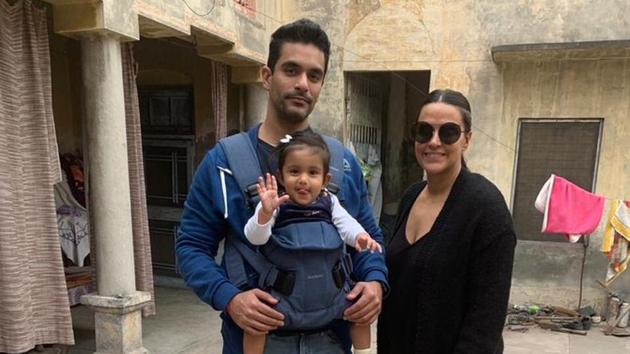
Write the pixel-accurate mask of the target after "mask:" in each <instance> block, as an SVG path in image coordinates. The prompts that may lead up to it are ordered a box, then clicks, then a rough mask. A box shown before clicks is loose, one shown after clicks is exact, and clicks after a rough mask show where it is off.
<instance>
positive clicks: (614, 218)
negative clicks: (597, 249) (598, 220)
mask: <svg viewBox="0 0 630 354" xmlns="http://www.w3.org/2000/svg"><path fill="white" fill-rule="evenodd" d="M629 247H630V208H629V207H628V202H625V203H624V202H622V201H620V200H614V201H613V202H612V206H611V207H610V213H609V215H608V220H607V221H606V229H605V231H604V239H603V242H602V252H604V254H606V256H607V257H608V270H607V272H606V282H605V284H606V286H608V285H610V284H612V282H613V281H615V279H617V277H619V275H621V273H623V272H624V271H625V270H626V269H627V268H628V263H629V262H630V257H629V256H628V253H629V251H630V249H629Z"/></svg>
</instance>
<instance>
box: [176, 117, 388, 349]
mask: <svg viewBox="0 0 630 354" xmlns="http://www.w3.org/2000/svg"><path fill="white" fill-rule="evenodd" d="M259 129H260V125H257V126H256V127H254V128H252V129H250V131H249V132H248V134H249V137H250V138H251V139H252V144H253V146H257V145H258V130H259ZM344 160H345V161H344V173H345V176H344V179H343V186H342V188H341V192H340V193H339V196H340V200H341V202H342V205H343V206H344V207H345V208H346V209H347V211H348V212H349V213H350V215H352V216H353V217H354V218H355V219H357V221H359V223H360V224H361V225H362V226H363V228H365V230H366V231H367V232H368V233H369V234H370V235H371V236H372V237H373V238H374V239H375V240H376V241H378V242H379V243H380V244H381V245H382V244H383V234H382V232H381V230H380V229H379V227H378V226H377V225H376V223H375V220H374V217H373V216H372V208H371V206H370V203H369V199H368V192H367V187H366V184H365V181H364V180H363V175H362V173H361V168H360V166H359V164H358V163H357V161H356V159H355V158H354V156H353V155H352V154H351V153H350V151H348V150H347V149H345V151H344ZM253 212H254V210H253V209H252V208H249V207H248V206H247V203H246V201H245V197H244V194H243V193H242V192H241V191H240V188H239V187H238V184H237V182H236V179H235V178H234V177H233V176H232V175H231V170H230V166H229V164H228V162H227V158H226V155H225V152H224V151H223V149H222V147H221V145H219V144H216V145H215V147H214V148H212V149H211V150H210V151H209V152H208V154H207V155H206V157H205V158H204V160H203V161H202V162H201V164H200V165H199V167H198V169H197V172H196V173H195V177H194V179H193V183H192V186H191V188H190V192H189V193H188V198H187V199H186V203H185V206H184V213H183V216H182V220H181V226H180V229H179V235H178V238H177V244H176V253H177V264H178V266H179V269H180V271H181V273H182V275H183V277H184V280H185V281H186V284H187V285H188V286H189V287H191V288H192V289H193V290H194V291H195V293H196V294H197V295H198V296H199V298H201V299H202V300H203V301H204V302H206V303H208V304H209V305H210V306H212V307H213V308H214V309H215V310H218V311H225V308H226V306H227V304H228V303H229V302H230V300H232V298H233V297H234V296H235V295H236V294H238V293H239V292H241V290H239V289H238V288H236V287H235V286H234V285H233V284H232V283H231V282H230V281H229V280H228V278H227V276H226V272H225V265H224V262H223V261H222V262H221V265H220V266H219V265H218V264H217V263H216V262H215V257H216V255H217V250H218V248H219V243H220V242H221V241H222V240H223V239H224V238H225V236H226V235H227V234H228V233H230V234H232V235H235V237H241V238H242V239H243V240H246V238H245V234H244V233H243V228H244V227H245V224H246V223H247V220H248V219H249V218H250V217H251V216H252V215H253ZM350 252H352V260H353V263H354V273H353V278H355V279H357V280H359V281H379V282H380V283H381V284H383V290H384V291H383V294H386V293H387V291H388V289H389V286H388V285H387V268H386V266H385V260H384V254H378V253H370V252H362V253H357V252H355V251H354V250H350ZM221 317H222V318H223V320H224V321H223V328H222V330H221V332H222V335H223V353H224V354H239V353H241V352H242V333H243V332H242V330H241V329H240V328H239V327H238V326H237V325H236V324H235V323H234V322H233V321H232V320H231V319H230V318H229V316H227V314H226V313H225V312H224V313H222V314H221ZM333 328H334V329H335V331H336V332H337V334H338V335H339V337H340V338H341V340H342V341H343V342H344V344H345V348H344V349H345V350H346V352H348V353H349V352H350V338H349V326H348V324H347V323H346V322H344V321H339V322H338V323H335V324H333Z"/></svg>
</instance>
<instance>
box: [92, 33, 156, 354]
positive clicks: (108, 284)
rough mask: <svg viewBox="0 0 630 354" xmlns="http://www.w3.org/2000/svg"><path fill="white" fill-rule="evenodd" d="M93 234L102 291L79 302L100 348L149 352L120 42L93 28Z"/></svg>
mask: <svg viewBox="0 0 630 354" xmlns="http://www.w3.org/2000/svg"><path fill="white" fill-rule="evenodd" d="M81 62H82V72H83V90H84V99H85V101H84V103H85V115H86V117H85V118H86V128H87V129H86V131H87V143H88V147H87V150H88V165H89V167H88V173H89V197H90V200H89V210H90V214H91V215H90V216H91V222H92V224H91V230H90V231H91V235H92V236H93V237H92V240H94V241H95V243H96V247H95V249H96V276H97V289H98V295H87V296H84V297H82V298H81V302H82V303H83V304H85V305H87V306H89V307H90V308H92V309H93V310H94V311H95V312H96V314H95V328H96V353H97V354H123V353H125V354H126V353H133V354H140V353H147V350H146V349H145V348H143V346H142V318H141V313H140V309H141V308H142V306H143V305H144V304H146V303H147V302H148V301H149V299H150V295H149V294H148V293H143V292H136V279H135V270H134V257H133V238H132V237H133V232H132V227H131V203H130V193H129V169H128V164H127V137H126V132H125V104H124V91H123V81H122V63H121V53H120V42H119V40H118V39H117V38H115V37H113V36H107V35H101V34H91V35H89V36H86V37H84V38H83V39H82V40H81Z"/></svg>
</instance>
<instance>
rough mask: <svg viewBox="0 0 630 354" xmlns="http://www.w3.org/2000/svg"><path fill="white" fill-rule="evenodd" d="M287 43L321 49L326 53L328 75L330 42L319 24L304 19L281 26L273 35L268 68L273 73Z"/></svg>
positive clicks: (325, 68) (325, 66) (325, 67)
mask: <svg viewBox="0 0 630 354" xmlns="http://www.w3.org/2000/svg"><path fill="white" fill-rule="evenodd" d="M285 43H304V44H312V45H314V46H316V47H317V48H319V49H320V50H321V51H322V52H323V53H324V59H325V65H324V73H326V71H327V70H328V57H329V56H330V41H329V40H328V35H326V32H324V30H323V29H322V28H321V27H319V25H318V24H317V23H315V22H313V21H311V20H309V19H306V18H303V19H300V20H297V21H295V22H291V23H287V24H286V25H284V26H281V27H280V28H278V29H277V30H276V31H275V32H274V33H273V34H272V35H271V42H269V57H268V58H267V66H268V67H269V69H271V71H272V72H273V70H274V68H275V66H276V63H277V62H278V58H280V53H281V51H282V46H283V45H284V44H285Z"/></svg>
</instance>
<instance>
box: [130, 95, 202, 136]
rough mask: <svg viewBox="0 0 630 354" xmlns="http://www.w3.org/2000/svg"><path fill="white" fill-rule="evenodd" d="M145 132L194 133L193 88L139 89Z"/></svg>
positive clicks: (143, 130) (143, 131)
mask: <svg viewBox="0 0 630 354" xmlns="http://www.w3.org/2000/svg"><path fill="white" fill-rule="evenodd" d="M139 101H140V118H141V121H142V133H143V134H192V133H193V130H194V125H193V119H194V113H193V110H194V106H193V96H192V89H172V90H171V89H154V90H153V89H142V90H140V91H139Z"/></svg>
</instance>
